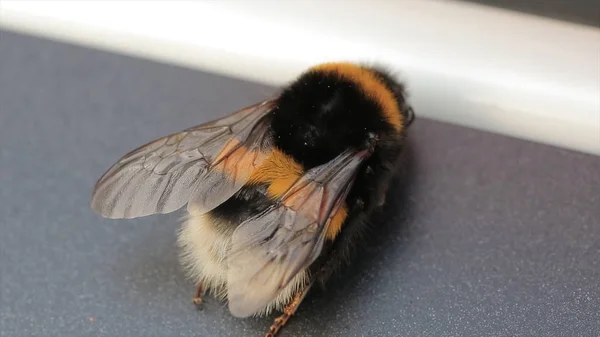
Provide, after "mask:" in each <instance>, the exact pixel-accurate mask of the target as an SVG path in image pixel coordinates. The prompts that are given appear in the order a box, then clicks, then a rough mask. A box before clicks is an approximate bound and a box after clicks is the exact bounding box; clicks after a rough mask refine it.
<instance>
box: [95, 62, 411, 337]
mask: <svg viewBox="0 0 600 337" xmlns="http://www.w3.org/2000/svg"><path fill="white" fill-rule="evenodd" d="M413 119H414V114H413V110H412V108H411V107H410V105H409V104H408V102H407V95H406V90H405V87H404V85H403V84H402V83H401V82H399V81H397V80H396V79H395V78H394V77H393V76H392V74H391V73H389V72H388V71H386V70H384V69H382V68H378V67H373V66H366V65H361V64H353V63H326V64H321V65H317V66H315V67H312V68H310V69H308V70H307V71H305V72H304V73H303V74H301V75H300V76H299V77H298V78H297V79H296V80H295V81H293V82H292V83H290V84H289V85H288V86H287V87H286V88H284V89H283V90H281V91H280V92H279V93H278V95H277V96H276V97H274V98H271V99H268V100H265V101H263V102H260V103H258V104H255V105H252V106H249V107H246V108H244V109H241V110H239V111H237V112H234V113H232V114H230V115H228V116H225V117H223V118H221V119H217V120H214V121H211V122H208V123H205V124H201V125H198V126H195V127H192V128H189V129H186V130H183V131H181V132H177V133H174V134H171V135H169V136H166V137H163V138H160V139H157V140H155V141H153V142H150V143H148V144H146V145H143V146H141V147H139V148H138V149H136V150H134V151H132V152H130V153H128V154H127V155H125V156H124V157H122V158H121V159H120V160H119V161H118V162H117V163H116V164H114V165H113V166H112V167H111V168H110V169H109V170H108V171H107V172H106V173H105V174H104V175H103V176H102V177H101V178H100V179H99V180H98V182H97V183H96V185H95V187H94V191H93V195H92V202H91V206H92V208H93V209H94V210H95V211H96V212H97V213H99V214H100V215H102V216H103V217H106V218H112V219H123V218H136V217H142V216H147V215H151V214H157V213H161V214H164V213H170V212H173V211H176V210H178V209H180V208H182V207H183V206H186V205H187V206H186V207H187V215H186V216H185V218H184V221H183V224H182V226H181V229H180V230H179V232H178V243H179V246H180V248H181V261H182V264H183V266H184V267H185V270H186V271H187V274H188V275H189V277H190V278H191V279H192V280H193V281H194V282H195V283H196V284H197V292H196V297H195V298H194V303H196V304H199V303H201V297H202V296H203V295H204V294H205V293H206V292H207V291H209V292H210V293H212V294H213V295H215V296H217V297H218V298H220V299H221V300H223V301H227V303H228V307H229V311H230V312H231V314H232V315H234V316H236V317H240V318H243V317H249V316H261V315H267V314H269V313H271V312H272V311H273V310H277V311H280V312H282V315H281V316H280V317H278V318H277V319H276V320H275V322H274V323H273V324H272V325H271V327H270V329H269V331H268V332H267V333H266V337H272V336H274V335H276V334H277V332H278V331H279V330H280V328H281V327H282V326H283V325H284V324H285V323H286V322H287V321H288V319H289V318H290V317H291V316H292V315H293V314H294V313H295V311H296V309H297V308H298V306H299V305H300V303H301V302H302V300H303V299H304V297H305V296H306V294H307V293H308V292H309V290H310V289H311V287H312V286H313V285H315V284H317V283H319V284H324V283H325V282H326V281H327V280H328V279H329V278H330V276H331V275H332V274H333V273H334V272H335V271H336V270H338V269H339V268H340V267H341V266H342V264H343V263H342V262H344V260H345V257H346V256H347V255H348V252H350V249H351V247H352V245H353V243H356V240H357V238H358V235H359V233H360V231H361V229H363V228H364V227H365V226H366V221H365V220H366V219H367V218H368V216H369V215H370V214H371V213H372V212H373V211H374V210H376V209H378V208H380V207H381V206H382V205H383V204H384V202H385V196H386V192H387V190H388V185H389V183H390V180H391V178H392V177H393V175H394V173H395V171H396V167H397V165H398V158H399V155H400V152H401V150H402V147H403V143H404V139H405V137H406V131H407V128H408V127H409V125H410V124H411V122H412V121H413Z"/></svg>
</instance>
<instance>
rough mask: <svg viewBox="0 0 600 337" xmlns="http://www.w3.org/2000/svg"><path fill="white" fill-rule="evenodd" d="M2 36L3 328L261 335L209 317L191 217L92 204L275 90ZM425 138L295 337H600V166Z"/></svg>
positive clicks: (485, 141) (433, 130) (219, 313)
mask: <svg viewBox="0 0 600 337" xmlns="http://www.w3.org/2000/svg"><path fill="white" fill-rule="evenodd" d="M0 34H1V35H0V107H1V113H0V151H1V152H0V172H1V174H0V186H1V189H0V233H1V235H0V249H1V268H2V270H1V287H0V289H1V304H0V324H1V325H0V331H1V332H2V336H3V337H8V336H11V337H12V336H15V337H16V336H57V337H58V336H61V337H71V336H73V337H76V336H110V337H113V336H115V337H118V336H131V337H151V336H157V337H159V336H160V337H164V336H262V333H263V332H264V331H265V329H266V328H267V326H268V325H269V324H270V319H248V320H238V319H235V318H232V317H231V316H230V315H229V314H228V312H227V310H226V308H225V307H224V306H223V305H222V304H220V303H218V302H216V301H215V300H213V299H208V302H207V303H206V304H205V308H204V310H203V311H201V312H197V311H195V310H194V308H193V306H192V305H191V303H190V297H191V295H192V293H193V285H192V284H191V283H189V282H188V281H187V280H185V279H184V277H183V275H182V273H181V270H180V268H179V265H178V263H177V251H176V247H175V231H176V228H177V226H176V223H177V220H178V217H179V215H180V214H172V215H167V216H155V217H148V218H144V219H137V220H130V221H109V220H105V219H102V218H100V217H98V216H97V215H95V214H94V213H93V212H92V211H91V210H90V208H89V206H88V203H89V197H90V193H91V189H92V186H93V183H94V181H95V179H96V178H98V177H99V176H100V175H101V174H102V173H103V171H104V170H105V169H106V168H107V167H108V166H109V165H111V164H112V163H113V162H114V161H115V160H116V159H118V157H119V156H121V155H122V154H124V153H125V152H127V151H128V150H130V149H131V148H132V147H133V146H136V145H140V144H142V143H144V142H147V141H149V140H151V139H153V138H156V137H158V136H161V135H164V134H166V133H169V132H172V131H177V130H179V129H182V128H185V127H188V126H191V125H194V124H198V123H201V122H204V121H206V120H208V119H210V118H213V117H216V116H219V115H222V114H224V113H227V112H230V111H232V110H233V109H236V108H239V107H241V106H244V105H246V104H249V103H253V102H255V101H256V100H258V99H260V98H263V97H265V95H266V94H268V93H270V92H272V91H271V89H270V88H267V87H264V86H260V85H257V84H252V83H246V82H242V81H238V80H233V79H226V78H223V77H218V76H214V75H210V74H204V73H199V72H195V71H191V70H187V69H183V68H178V67H173V66H168V65H162V64H158V63H153V62H149V61H143V60H137V59H132V58H128V57H125V56H119V55H113V54H109V53H105V52H99V51H94V50H89V49H84V48H80V47H74V46H69V45H65V44H59V43H55V42H50V41H45V40H40V39H36V38H31V37H24V36H21V35H16V34H13V33H7V32H2V33H0ZM410 137H411V143H410V147H409V151H408V152H407V153H408V154H409V155H407V165H406V168H407V174H406V176H407V177H408V178H409V179H410V182H411V183H408V184H406V185H405V186H404V187H403V185H402V183H400V182H399V183H398V184H399V185H398V187H397V188H395V190H396V192H395V193H394V195H392V197H391V201H390V206H389V207H388V208H387V210H386V213H384V214H383V215H381V216H379V217H378V219H377V221H375V223H376V225H377V226H375V227H374V228H375V229H374V230H373V232H372V233H371V234H372V235H371V238H370V239H369V240H368V242H367V246H368V249H367V251H366V253H364V254H362V257H361V259H360V260H357V263H356V264H355V266H354V267H353V268H351V269H350V270H349V271H348V272H347V273H346V274H345V275H344V277H343V281H338V282H336V283H334V284H332V285H331V286H330V289H329V291H328V292H327V293H321V292H317V293H315V294H314V295H313V296H310V297H309V298H307V300H306V302H305V303H304V306H303V307H302V308H301V309H300V310H299V312H298V314H297V315H296V316H295V317H294V318H293V320H292V321H291V322H290V324H289V325H288V326H287V327H286V328H285V329H284V331H283V332H282V334H281V336H282V337H291V336H436V337H437V336H440V337H443V336H552V337H555V336H568V337H576V336H597V335H598V323H597V322H598V321H600V285H599V282H600V281H599V280H600V262H599V261H600V197H599V192H600V158H598V157H593V156H589V155H584V154H580V153H575V152H570V151H566V150H560V149H557V148H552V147H548V146H543V145H539V144H533V143H528V142H524V141H520V140H515V139H510V138H506V137H501V136H497V135H492V134H488V133H483V132H479V131H473V130H469V129H465V128H461V127H456V126H450V125H446V124H441V123H436V122H432V121H427V120H418V121H416V122H415V124H414V128H413V129H412V130H411V133H410ZM394 210H395V211H394ZM91 318H93V321H92V320H91Z"/></svg>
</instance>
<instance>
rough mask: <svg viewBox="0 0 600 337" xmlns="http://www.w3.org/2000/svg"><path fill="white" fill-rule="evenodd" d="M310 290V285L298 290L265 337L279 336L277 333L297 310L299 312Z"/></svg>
mask: <svg viewBox="0 0 600 337" xmlns="http://www.w3.org/2000/svg"><path fill="white" fill-rule="evenodd" d="M309 289H310V284H309V285H307V286H306V287H304V288H303V289H302V290H298V292H296V294H295V295H294V297H292V299H291V300H290V302H289V303H288V304H287V305H286V306H285V308H283V314H282V315H281V316H279V317H277V318H275V321H274V322H273V324H272V325H271V327H270V328H269V332H267V334H266V335H265V337H275V335H277V332H279V330H281V328H283V326H284V325H285V323H287V321H288V320H289V319H290V317H292V315H293V314H294V313H295V312H296V310H298V306H299V305H300V303H302V300H303V299H304V297H305V296H306V294H307V293H308V290H309Z"/></svg>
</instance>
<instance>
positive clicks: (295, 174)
mask: <svg viewBox="0 0 600 337" xmlns="http://www.w3.org/2000/svg"><path fill="white" fill-rule="evenodd" d="M303 174H304V169H303V167H302V165H300V164H298V163H297V162H296V161H295V160H294V159H293V158H291V157H290V156H288V155H286V154H285V153H283V152H281V151H280V150H277V149H275V150H273V151H272V152H271V153H270V155H269V157H267V159H266V160H265V161H264V162H263V163H262V165H261V166H259V167H257V168H256V169H255V170H254V171H253V172H252V175H251V176H250V180H249V183H250V184H252V183H254V184H256V183H266V184H269V188H268V189H267V193H268V194H269V197H271V198H273V199H276V198H280V197H281V196H283V195H284V194H285V193H286V192H287V191H288V189H289V188H290V187H291V186H292V185H293V184H294V183H295V182H296V181H297V180H298V179H300V177H301V176H302V175H303ZM304 192H309V190H308V189H307V190H306V191H303V192H299V193H298V195H297V196H296V195H295V196H292V199H293V200H290V202H291V203H292V204H293V203H294V200H296V199H299V198H303V197H304V198H305V197H306V193H304ZM298 201H301V200H298ZM319 207H320V205H313V206H312V208H314V211H315V212H317V211H318V208H319ZM346 216H347V209H346V206H345V205H342V206H341V207H340V208H339V210H338V211H337V212H336V214H335V215H334V216H333V218H332V219H331V222H330V223H329V226H328V227H327V234H326V235H327V238H328V239H329V240H333V239H335V237H336V236H337V235H338V234H339V232H340V230H341V229H342V224H343V223H344V220H345V219H346ZM311 217H314V218H315V219H316V218H318V216H317V215H314V216H311Z"/></svg>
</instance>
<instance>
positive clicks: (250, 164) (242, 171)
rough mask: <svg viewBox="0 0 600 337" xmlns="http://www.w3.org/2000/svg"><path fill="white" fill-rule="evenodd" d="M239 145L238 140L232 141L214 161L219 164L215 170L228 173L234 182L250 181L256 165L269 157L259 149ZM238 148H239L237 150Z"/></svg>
mask: <svg viewBox="0 0 600 337" xmlns="http://www.w3.org/2000/svg"><path fill="white" fill-rule="evenodd" d="M239 144H240V143H239V141H238V140H237V139H236V138H233V139H231V140H230V141H229V142H227V144H226V145H225V147H224V148H223V149H222V150H221V152H219V154H218V155H217V157H216V158H215V160H214V161H215V162H219V163H218V164H217V165H216V166H215V169H218V170H221V171H223V172H225V173H227V174H228V175H229V176H230V178H231V179H232V180H238V179H242V180H246V179H248V177H250V176H251V173H252V172H253V171H254V169H255V167H256V165H260V164H261V163H262V162H263V161H264V160H265V159H266V156H267V155H268V154H266V153H263V152H260V151H258V149H254V150H250V149H248V148H247V147H246V146H244V145H239ZM236 146H239V147H238V148H237V149H235V147H236ZM234 149H235V150H234ZM232 150H233V152H232Z"/></svg>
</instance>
